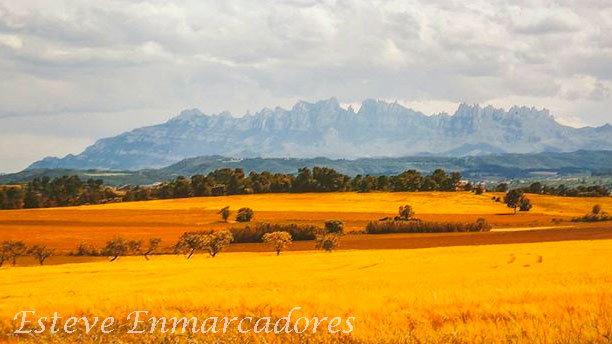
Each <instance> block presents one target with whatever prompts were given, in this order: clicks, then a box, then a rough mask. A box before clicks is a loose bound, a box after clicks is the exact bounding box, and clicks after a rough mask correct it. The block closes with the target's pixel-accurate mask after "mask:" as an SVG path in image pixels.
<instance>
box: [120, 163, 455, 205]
mask: <svg viewBox="0 0 612 344" xmlns="http://www.w3.org/2000/svg"><path fill="white" fill-rule="evenodd" d="M460 181H461V174H460V173H458V172H452V173H446V172H445V171H443V170H440V169H439V170H436V171H434V172H433V173H432V174H431V175H423V174H421V173H420V172H418V171H416V170H409V171H406V172H403V173H401V174H399V175H395V176H370V175H365V176H363V175H357V176H355V177H354V178H351V177H349V176H347V175H344V174H341V173H339V172H337V171H336V170H334V169H331V168H326V167H314V168H313V169H309V168H306V167H305V168H300V169H299V170H298V173H297V175H291V174H283V173H275V174H272V173H270V172H262V173H257V172H251V173H249V174H248V175H246V174H245V173H244V171H243V170H242V169H240V168H237V169H229V168H224V169H219V170H215V171H212V172H210V173H209V174H208V175H194V176H192V177H191V178H190V179H187V178H185V177H177V178H176V179H175V180H173V181H170V182H166V183H162V184H160V185H157V186H154V187H133V188H131V189H129V190H128V192H127V193H126V195H125V196H124V200H125V201H139V200H148V199H164V198H183V197H194V196H221V195H235V194H251V193H275V192H295V193H300V192H334V191H357V192H369V191H455V190H457V189H458V188H459V185H460Z"/></svg>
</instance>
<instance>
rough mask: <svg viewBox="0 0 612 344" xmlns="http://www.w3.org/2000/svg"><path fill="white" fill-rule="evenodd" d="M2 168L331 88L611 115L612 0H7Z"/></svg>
mask: <svg viewBox="0 0 612 344" xmlns="http://www.w3.org/2000/svg"><path fill="white" fill-rule="evenodd" d="M0 79H1V83H0V172H10V171H17V170H20V169H23V168H24V167H26V166H27V165H28V164H29V163H30V162H32V161H33V160H36V159H39V158H42V157H44V156H47V155H55V156H63V155H65V154H67V153H78V152H80V151H81V150H82V149H83V148H85V147H86V146H87V145H89V144H91V143H93V142H94V141H95V140H96V139H97V138H100V137H104V136H111V135H115V134H117V133H120V132H122V131H124V130H128V129H131V128H133V127H137V126H142V125H148V124H155V123H158V122H161V121H164V120H166V119H168V118H170V117H172V116H173V115H176V114H177V113H178V112H180V110H182V109H186V108H196V107H197V108H199V109H200V110H202V111H203V112H205V113H216V112H220V111H223V110H229V111H232V112H233V113H234V114H236V115H242V114H244V112H245V111H247V110H250V111H251V112H254V111H258V110H259V109H261V108H262V107H266V106H267V107H274V106H277V105H278V106H282V107H290V106H291V105H292V104H293V103H294V102H296V101H297V100H300V99H303V100H317V99H321V98H329V97H331V96H335V97H337V98H338V100H339V101H340V102H342V103H346V104H349V103H351V104H352V103H359V102H361V101H362V100H363V99H366V98H379V99H387V100H393V101H394V100H397V101H399V102H400V103H402V104H405V105H408V106H411V107H413V108H415V109H416V110H420V111H423V112H425V113H427V114H431V113H434V112H442V111H445V112H451V113H452V112H453V111H454V110H455V109H456V107H457V105H458V104H459V103H461V102H468V103H481V104H492V105H495V106H498V107H508V106H510V105H512V104H518V105H529V106H536V107H538V108H548V109H550V110H551V112H552V114H553V115H554V116H555V117H557V118H558V120H559V121H561V122H562V123H565V124H569V125H573V126H583V125H601V124H604V123H605V122H612V96H611V90H612V0H581V1H569V0H557V1H537V0H524V1H521V0H517V1H477V0H476V1H474V0H470V1H452V0H423V1H351V0H338V1H332V0H330V1H315V0H286V1H271V0H257V1H252V0H237V1H233V0H226V1H203V0H194V1H189V0H182V1H161V0H160V1H155V0H149V1H127V0H126V1H121V0H107V1H94V0H91V1H87V0H75V1H70V0H54V1H48V0H40V1H33V0H17V1H16V0H0Z"/></svg>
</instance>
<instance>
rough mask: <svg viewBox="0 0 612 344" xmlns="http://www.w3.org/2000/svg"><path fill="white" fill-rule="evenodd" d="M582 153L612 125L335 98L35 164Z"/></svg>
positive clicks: (207, 118) (153, 131)
mask: <svg viewBox="0 0 612 344" xmlns="http://www.w3.org/2000/svg"><path fill="white" fill-rule="evenodd" d="M580 149H585V150H612V126H611V125H605V126H601V127H598V128H591V127H586V128H579V129H577V128H572V127H567V126H563V125H561V124H559V123H558V122H556V121H555V119H554V118H553V117H552V116H551V115H550V114H549V113H548V111H546V110H537V109H535V108H528V107H518V106H514V107H512V108H510V109H509V110H507V111H505V110H503V109H497V108H494V107H492V106H487V107H480V106H478V105H466V104H462V105H461V106H459V108H458V109H457V111H456V112H455V114H454V115H453V116H450V115H448V114H438V115H433V116H426V115H424V114H423V113H421V112H417V111H414V110H411V109H408V108H405V107H403V106H401V105H399V104H397V103H386V102H384V101H377V100H366V101H364V102H363V103H362V105H361V107H360V109H359V111H357V112H355V111H354V110H353V109H352V108H350V107H349V108H346V109H345V108H343V107H341V106H340V104H339V103H338V101H337V100H336V99H334V98H332V99H329V100H323V101H319V102H316V103H308V102H299V103H297V104H295V106H293V108H292V109H290V110H285V109H282V108H278V107H277V108H275V109H273V110H272V109H263V110H261V111H260V112H258V113H256V114H253V115H250V114H247V115H245V116H243V117H233V116H232V115H231V114H229V113H227V112H224V113H221V114H217V115H205V114H203V113H201V112H200V111H199V110H197V109H193V110H186V111H183V112H182V113H181V114H180V115H179V116H177V117H175V118H173V119H171V120H169V121H168V122H166V123H162V124H158V125H154V126H149V127H143V128H138V129H134V130H132V131H130V132H126V133H123V134H121V135H118V136H115V137H109V138H104V139H101V140H98V141H97V142H96V143H95V144H93V145H92V146H89V147H87V148H86V149H85V151H83V152H82V153H80V154H77V155H67V156H66V157H64V158H54V157H48V158H45V159H43V160H40V161H37V162H34V163H33V164H32V165H31V166H29V167H28V169H32V170H33V169H43V168H70V169H101V170H138V169H143V168H161V167H163V166H167V165H169V164H173V163H176V162H179V161H180V160H182V159H185V158H190V157H196V156H212V155H222V156H234V157H240V158H253V157H266V158H275V157H277V158H284V157H291V158H313V157H317V156H324V157H327V158H332V159H342V158H344V159H347V158H348V159H356V158H363V157H402V156H414V155H419V154H423V153H427V154H434V155H441V156H451V157H462V156H473V155H486V154H502V153H537V152H570V151H576V150H580ZM270 161H272V160H270ZM270 161H268V163H272V162H270Z"/></svg>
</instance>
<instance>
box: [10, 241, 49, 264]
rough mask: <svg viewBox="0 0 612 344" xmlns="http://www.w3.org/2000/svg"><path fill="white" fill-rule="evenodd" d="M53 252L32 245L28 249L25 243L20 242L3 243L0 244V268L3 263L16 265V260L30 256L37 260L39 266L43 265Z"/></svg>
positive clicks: (44, 247)
mask: <svg viewBox="0 0 612 344" xmlns="http://www.w3.org/2000/svg"><path fill="white" fill-rule="evenodd" d="M54 252H55V250H53V249H49V248H47V247H46V246H44V245H34V246H31V247H28V245H26V243H24V242H23V241H20V240H10V241H3V242H2V243H0V267H2V265H3V264H4V262H5V261H11V263H12V264H13V266H15V264H17V258H19V257H22V256H26V255H31V256H33V257H35V258H36V260H38V262H39V263H40V265H43V264H44V263H45V260H47V258H49V257H51V256H52V255H53V253H54Z"/></svg>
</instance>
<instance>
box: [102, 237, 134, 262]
mask: <svg viewBox="0 0 612 344" xmlns="http://www.w3.org/2000/svg"><path fill="white" fill-rule="evenodd" d="M136 243H138V242H137V241H127V240H125V239H123V238H120V237H116V238H114V239H112V240H109V241H107V242H106V245H105V246H104V248H103V249H102V252H103V254H104V255H105V256H109V257H111V260H110V261H111V262H114V261H115V260H117V259H119V257H121V256H125V255H127V254H128V253H129V252H130V250H133V249H135V248H136V247H135V246H136V245H137V244H136Z"/></svg>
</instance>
